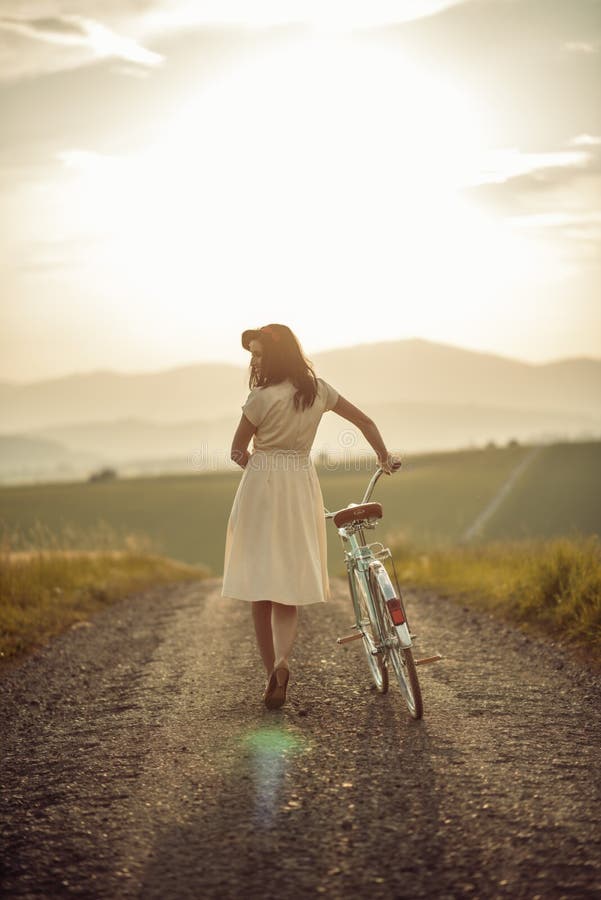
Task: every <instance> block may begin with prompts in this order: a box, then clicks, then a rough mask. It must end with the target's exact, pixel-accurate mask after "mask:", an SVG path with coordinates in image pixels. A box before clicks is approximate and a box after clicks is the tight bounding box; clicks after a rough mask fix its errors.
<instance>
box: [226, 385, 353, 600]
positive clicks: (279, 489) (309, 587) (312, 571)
mask: <svg viewBox="0 0 601 900" xmlns="http://www.w3.org/2000/svg"><path fill="white" fill-rule="evenodd" d="M295 393H296V387H295V386H294V385H293V384H292V382H291V381H289V380H286V381H283V382H281V383H280V384H273V385H268V386H267V387H263V388H253V390H251V392H250V394H249V396H248V398H247V400H246V402H245V403H244V405H243V406H242V411H243V413H244V415H245V416H246V417H247V419H249V421H251V422H252V423H253V425H256V427H257V431H256V432H255V435H254V438H253V452H252V454H251V456H250V458H249V460H248V462H247V464H246V467H245V469H244V472H243V473H242V478H241V479H240V484H239V485H238V490H237V491H236V496H235V497H234V502H233V504H232V509H231V512H230V517H229V521H228V524H227V532H226V540H225V560H224V570H223V588H222V592H221V593H222V596H223V597H231V598H235V599H239V600H249V601H257V600H271V601H274V602H276V603H284V604H288V605H293V606H306V605H308V604H310V603H323V602H324V601H326V600H328V599H329V597H330V586H329V581H328V569H327V538H326V526H325V519H324V514H323V497H322V493H321V487H320V484H319V479H318V477H317V472H316V471H315V466H314V464H313V461H312V459H311V456H310V451H311V447H312V445H313V441H314V439H315V434H316V432H317V426H318V425H319V422H320V420H321V417H322V415H323V414H324V412H326V411H327V410H330V409H332V408H333V407H334V406H335V405H336V402H337V400H338V392H337V391H336V390H334V388H333V387H331V385H329V384H328V383H327V382H325V381H324V380H323V379H322V378H318V379H317V395H316V397H315V401H314V403H313V405H312V406H309V407H307V408H306V409H302V407H301V408H299V409H298V410H297V409H295V407H294V394H295Z"/></svg>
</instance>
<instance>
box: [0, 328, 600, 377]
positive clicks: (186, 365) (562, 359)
mask: <svg viewBox="0 0 601 900" xmlns="http://www.w3.org/2000/svg"><path fill="white" fill-rule="evenodd" d="M415 343H417V344H429V345H432V346H436V347H443V348H446V349H450V350H459V351H461V352H462V353H469V354H473V355H475V356H489V357H493V358H496V359H501V360H504V361H507V362H513V363H518V364H519V365H524V366H531V367H533V368H539V367H543V366H548V365H556V364H557V363H566V362H581V361H587V362H601V356H598V357H597V356H590V355H588V354H583V355H580V356H559V357H553V358H550V359H547V360H544V361H533V360H527V359H520V358H518V357H516V356H509V355H506V354H504V353H500V352H498V351H494V350H478V349H475V348H472V347H465V346H462V345H460V344H449V343H446V342H444V341H433V340H430V339H428V338H421V337H410V338H396V339H392V340H383V341H378V340H376V341H362V342H360V343H353V344H340V345H338V346H334V347H328V348H326V349H324V350H316V351H314V352H311V351H309V350H304V348H303V350H304V353H305V355H306V356H307V357H308V358H309V359H310V358H311V357H313V356H323V355H325V354H328V353H336V352H339V351H344V350H356V349H358V348H360V347H374V346H381V345H383V344H388V345H389V344H415ZM202 365H217V366H219V365H221V366H229V367H231V368H234V369H239V370H245V369H246V368H247V366H244V365H240V364H238V363H235V362H231V361H230V360H226V359H211V358H210V359H197V360H194V361H191V362H182V363H177V364H175V365H167V366H165V367H159V368H156V369H138V370H131V371H127V370H125V371H124V370H120V369H112V368H94V369H88V370H83V371H82V370H81V369H75V370H71V371H70V372H65V373H63V374H62V375H47V376H42V377H40V378H34V379H33V380H28V381H15V380H14V379H11V378H5V377H3V376H1V375H0V385H8V386H11V387H30V386H31V385H34V384H40V383H41V382H48V381H62V380H64V379H67V378H77V377H89V376H92V375H116V376H120V377H134V378H135V377H140V376H145V375H158V374H161V373H162V374H165V373H167V372H175V371H178V370H181V369H190V368H194V367H196V366H202Z"/></svg>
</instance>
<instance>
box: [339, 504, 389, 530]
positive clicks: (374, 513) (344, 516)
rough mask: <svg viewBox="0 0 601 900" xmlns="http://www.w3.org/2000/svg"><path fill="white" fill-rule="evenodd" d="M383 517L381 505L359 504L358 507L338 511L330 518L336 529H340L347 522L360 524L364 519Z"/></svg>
mask: <svg viewBox="0 0 601 900" xmlns="http://www.w3.org/2000/svg"><path fill="white" fill-rule="evenodd" d="M382 516H383V512H382V504H381V503H360V504H359V505H358V506H348V507H347V508H346V509H339V510H338V512H335V513H334V515H333V516H332V518H333V520H334V525H335V526H336V528H342V526H343V525H348V523H349V522H362V521H364V520H365V519H381V518H382Z"/></svg>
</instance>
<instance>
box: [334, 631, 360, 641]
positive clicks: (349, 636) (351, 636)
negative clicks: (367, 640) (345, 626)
mask: <svg viewBox="0 0 601 900" xmlns="http://www.w3.org/2000/svg"><path fill="white" fill-rule="evenodd" d="M362 637H363V635H362V634H361V632H360V631H358V632H357V634H347V635H346V637H341V638H338V639H337V640H336V643H337V644H350V642H351V641H360V640H361V638H362Z"/></svg>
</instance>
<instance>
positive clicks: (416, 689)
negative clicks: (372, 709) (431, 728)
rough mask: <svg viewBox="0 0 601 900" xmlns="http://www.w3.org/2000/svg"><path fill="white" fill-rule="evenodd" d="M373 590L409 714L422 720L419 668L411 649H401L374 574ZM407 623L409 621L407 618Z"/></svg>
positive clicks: (385, 639) (391, 658)
mask: <svg viewBox="0 0 601 900" xmlns="http://www.w3.org/2000/svg"><path fill="white" fill-rule="evenodd" d="M380 577H385V578H386V579H388V574H387V573H386V574H384V573H382V576H380ZM371 589H372V595H373V598H374V602H375V603H376V604H377V606H378V607H379V609H380V612H381V617H382V627H383V632H384V633H383V638H384V642H385V644H386V646H387V648H388V659H389V660H390V662H391V664H392V668H393V670H394V674H395V675H396V678H397V681H398V683H399V687H400V689H401V693H402V695H403V699H404V700H405V703H406V704H407V709H408V710H409V714H410V715H411V716H412V717H413V718H414V719H421V718H422V716H423V714H424V705H423V702H422V692H421V688H420V685H419V679H418V677H417V668H416V666H415V660H414V659H413V652H412V650H411V648H406V649H404V648H403V647H401V645H400V642H399V637H398V635H397V632H396V628H395V627H394V622H393V621H392V616H391V614H390V611H389V609H388V605H387V603H386V599H385V595H384V592H383V589H382V585H381V584H380V581H379V580H378V578H376V577H375V576H374V575H373V573H372V577H371ZM395 595H396V591H394V589H393V588H392V585H391V589H390V596H395ZM399 600H400V601H401V607H402V609H403V615H404V616H405V608H404V605H403V600H402V598H401V597H399ZM405 621H407V618H406V616H405Z"/></svg>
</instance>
